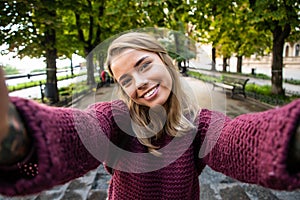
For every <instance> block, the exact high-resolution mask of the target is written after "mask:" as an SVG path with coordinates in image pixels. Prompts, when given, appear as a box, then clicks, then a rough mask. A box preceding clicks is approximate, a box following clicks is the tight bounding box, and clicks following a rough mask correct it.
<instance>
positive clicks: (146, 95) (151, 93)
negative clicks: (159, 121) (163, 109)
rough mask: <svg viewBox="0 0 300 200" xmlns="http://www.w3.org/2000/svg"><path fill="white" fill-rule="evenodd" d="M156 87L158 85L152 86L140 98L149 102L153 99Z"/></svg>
mask: <svg viewBox="0 0 300 200" xmlns="http://www.w3.org/2000/svg"><path fill="white" fill-rule="evenodd" d="M158 87H159V85H156V86H154V87H153V88H151V89H149V90H148V91H146V92H145V93H144V94H143V95H142V96H141V98H144V99H146V100H150V99H151V98H153V97H154V96H155V95H156V94H157V92H158Z"/></svg>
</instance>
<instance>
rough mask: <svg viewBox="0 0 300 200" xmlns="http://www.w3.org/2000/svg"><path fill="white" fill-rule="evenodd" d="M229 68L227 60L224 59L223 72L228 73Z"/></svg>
mask: <svg viewBox="0 0 300 200" xmlns="http://www.w3.org/2000/svg"><path fill="white" fill-rule="evenodd" d="M227 66H228V64H227V58H226V57H223V72H227V70H226V68H227Z"/></svg>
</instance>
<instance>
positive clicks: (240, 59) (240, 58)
mask: <svg viewBox="0 0 300 200" xmlns="http://www.w3.org/2000/svg"><path fill="white" fill-rule="evenodd" d="M242 63H243V56H237V64H236V72H237V73H242Z"/></svg>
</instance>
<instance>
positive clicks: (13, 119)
mask: <svg viewBox="0 0 300 200" xmlns="http://www.w3.org/2000/svg"><path fill="white" fill-rule="evenodd" d="M2 122H3V126H2V127H3V130H2V131H3V134H2V135H1V137H0V166H1V165H5V166H7V165H12V164H16V163H17V162H18V161H21V160H22V159H23V158H25V157H26V155H27V154H28V152H29V149H30V148H29V146H30V139H29V137H28V135H27V132H26V129H25V127H24V124H23V122H22V120H21V118H20V116H19V114H18V112H17V110H16V108H15V106H14V105H13V104H12V103H10V104H9V109H8V116H7V119H4V120H3V121H2Z"/></svg>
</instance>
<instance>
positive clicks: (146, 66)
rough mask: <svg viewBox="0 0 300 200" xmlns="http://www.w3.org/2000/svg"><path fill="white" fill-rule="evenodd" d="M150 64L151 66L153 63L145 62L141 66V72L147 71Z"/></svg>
mask: <svg viewBox="0 0 300 200" xmlns="http://www.w3.org/2000/svg"><path fill="white" fill-rule="evenodd" d="M150 64H151V61H146V62H144V63H143V64H142V65H141V66H140V68H139V70H140V71H144V70H145V69H147V68H148V67H149V66H150Z"/></svg>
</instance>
